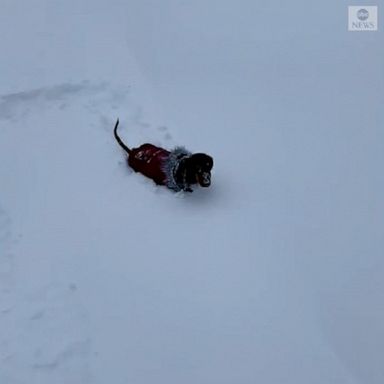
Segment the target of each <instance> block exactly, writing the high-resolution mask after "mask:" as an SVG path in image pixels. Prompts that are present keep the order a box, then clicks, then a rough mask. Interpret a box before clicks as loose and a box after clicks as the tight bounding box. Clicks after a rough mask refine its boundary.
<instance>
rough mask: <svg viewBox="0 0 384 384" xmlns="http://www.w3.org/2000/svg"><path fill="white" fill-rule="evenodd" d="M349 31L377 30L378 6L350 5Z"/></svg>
mask: <svg viewBox="0 0 384 384" xmlns="http://www.w3.org/2000/svg"><path fill="white" fill-rule="evenodd" d="M348 31H377V6H355V5H353V6H349V7H348Z"/></svg>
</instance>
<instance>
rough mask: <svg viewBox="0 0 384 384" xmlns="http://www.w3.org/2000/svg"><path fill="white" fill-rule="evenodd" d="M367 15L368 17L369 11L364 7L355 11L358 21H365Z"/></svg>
mask: <svg viewBox="0 0 384 384" xmlns="http://www.w3.org/2000/svg"><path fill="white" fill-rule="evenodd" d="M368 17H369V12H368V11H367V10H366V9H364V8H362V9H359V10H358V11H357V18H358V19H359V20H360V21H365V20H367V19H368Z"/></svg>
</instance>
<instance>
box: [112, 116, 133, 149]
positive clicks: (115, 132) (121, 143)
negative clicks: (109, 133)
mask: <svg viewBox="0 0 384 384" xmlns="http://www.w3.org/2000/svg"><path fill="white" fill-rule="evenodd" d="M118 126H119V119H117V121H116V124H115V128H114V130H113V134H114V135H115V139H116V141H117V142H118V143H119V145H120V147H121V148H123V149H124V151H125V152H127V153H128V155H129V154H130V153H131V149H130V148H128V147H127V146H126V145H125V144H124V143H123V140H121V139H120V137H119V135H118V134H117V127H118Z"/></svg>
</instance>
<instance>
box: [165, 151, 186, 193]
mask: <svg viewBox="0 0 384 384" xmlns="http://www.w3.org/2000/svg"><path fill="white" fill-rule="evenodd" d="M191 155H192V153H191V152H189V151H187V150H186V149H185V148H184V147H176V148H175V149H173V150H172V151H171V152H170V154H169V156H168V159H167V160H166V161H165V163H164V165H163V171H164V173H165V175H166V177H167V180H166V186H167V187H168V188H170V189H173V190H174V191H176V192H179V191H183V190H185V189H187V188H188V187H189V185H187V183H186V181H185V180H184V182H183V183H177V182H176V180H175V174H176V172H177V169H178V168H179V165H180V162H181V160H182V159H185V158H186V157H189V156H191Z"/></svg>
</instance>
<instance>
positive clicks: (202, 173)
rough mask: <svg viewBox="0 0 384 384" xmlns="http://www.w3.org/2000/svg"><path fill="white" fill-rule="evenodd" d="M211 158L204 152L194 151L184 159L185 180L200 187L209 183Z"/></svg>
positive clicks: (211, 165) (207, 185)
mask: <svg viewBox="0 0 384 384" xmlns="http://www.w3.org/2000/svg"><path fill="white" fill-rule="evenodd" d="M212 167H213V159H212V157H211V156H208V155H206V154H205V153H194V154H192V155H191V156H190V157H189V158H188V159H187V161H186V171H187V180H188V182H189V183H190V184H196V183H197V184H199V185H200V186H202V187H209V186H210V185H211V170H212Z"/></svg>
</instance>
